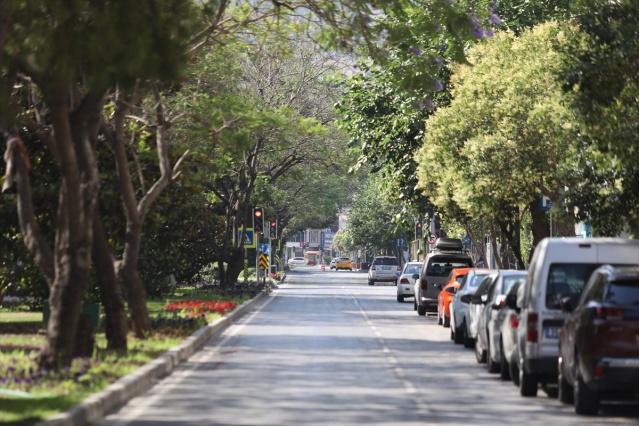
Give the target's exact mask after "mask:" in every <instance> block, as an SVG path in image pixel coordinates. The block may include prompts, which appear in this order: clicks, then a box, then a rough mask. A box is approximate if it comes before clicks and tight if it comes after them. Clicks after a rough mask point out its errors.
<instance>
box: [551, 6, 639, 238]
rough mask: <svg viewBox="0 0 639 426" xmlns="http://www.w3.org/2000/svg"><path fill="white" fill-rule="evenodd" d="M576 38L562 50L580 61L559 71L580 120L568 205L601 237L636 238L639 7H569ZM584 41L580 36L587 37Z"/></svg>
mask: <svg viewBox="0 0 639 426" xmlns="http://www.w3.org/2000/svg"><path fill="white" fill-rule="evenodd" d="M574 9H575V21H576V23H577V24H578V26H579V28H580V30H581V33H580V34H579V35H577V36H575V37H574V38H573V40H572V42H571V43H570V44H569V45H568V46H566V47H565V50H566V51H568V52H570V53H571V54H573V55H575V56H576V58H577V62H576V63H575V64H574V66H573V67H571V68H570V69H568V70H565V71H564V72H563V73H562V76H563V77H564V78H565V79H566V84H565V89H566V91H567V93H568V94H574V95H575V97H574V102H573V106H574V107H575V108H576V109H577V110H578V111H579V112H580V113H581V115H582V116H583V127H582V129H581V130H582V131H581V138H580V139H579V140H578V142H579V148H578V149H576V150H575V151H574V156H573V161H572V162H571V163H570V164H569V165H568V166H567V167H566V169H565V177H566V180H567V181H568V182H570V183H569V185H568V186H569V187H568V192H567V194H566V202H567V204H568V205H569V206H571V207H575V208H576V209H577V215H578V217H579V218H580V219H582V220H585V221H588V222H589V223H591V224H592V225H593V228H594V230H595V232H596V233H597V234H599V235H618V234H620V233H622V232H624V231H625V232H630V233H631V234H633V235H635V236H636V235H638V234H639V209H638V208H637V206H639V192H638V191H637V188H638V187H639V173H638V172H637V167H636V164H637V161H639V156H638V155H639V154H638V150H637V145H638V144H639V139H638V136H637V131H636V127H637V120H638V119H639V117H638V111H637V105H636V99H637V96H638V95H639V77H638V75H637V65H638V64H639V39H638V38H637V35H636V34H637V33H636V31H637V26H638V25H639V6H638V5H637V4H636V2H632V1H617V2H608V1H596V0H583V1H578V2H576V3H575V5H574ZM584 37H585V39H584Z"/></svg>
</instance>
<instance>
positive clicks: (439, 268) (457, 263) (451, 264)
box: [426, 256, 473, 277]
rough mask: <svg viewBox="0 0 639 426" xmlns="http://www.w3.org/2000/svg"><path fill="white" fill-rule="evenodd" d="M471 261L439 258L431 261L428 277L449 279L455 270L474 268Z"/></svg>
mask: <svg viewBox="0 0 639 426" xmlns="http://www.w3.org/2000/svg"><path fill="white" fill-rule="evenodd" d="M472 266H473V263H472V261H471V260H470V259H467V258H459V257H448V256H437V257H433V258H432V259H430V261H429V262H428V268H427V269H426V275H428V276H432V277H447V276H448V274H450V271H452V270H453V268H472Z"/></svg>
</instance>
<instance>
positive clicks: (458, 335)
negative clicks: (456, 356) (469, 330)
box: [450, 324, 464, 345]
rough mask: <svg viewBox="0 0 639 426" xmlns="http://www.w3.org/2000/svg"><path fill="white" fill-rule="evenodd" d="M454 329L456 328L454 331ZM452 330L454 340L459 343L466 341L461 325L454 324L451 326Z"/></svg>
mask: <svg viewBox="0 0 639 426" xmlns="http://www.w3.org/2000/svg"><path fill="white" fill-rule="evenodd" d="M453 330H455V332H454V333H453ZM450 332H451V333H453V342H455V343H456V344H458V345H461V344H462V343H464V332H463V331H462V329H461V327H459V328H457V327H455V326H454V324H453V327H451V328H450Z"/></svg>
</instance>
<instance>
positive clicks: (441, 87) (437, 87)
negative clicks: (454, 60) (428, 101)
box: [433, 78, 444, 92]
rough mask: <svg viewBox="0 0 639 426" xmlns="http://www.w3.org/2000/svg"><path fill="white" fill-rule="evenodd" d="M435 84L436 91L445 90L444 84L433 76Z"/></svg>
mask: <svg viewBox="0 0 639 426" xmlns="http://www.w3.org/2000/svg"><path fill="white" fill-rule="evenodd" d="M433 84H434V85H435V91H437V92H441V91H442V90H444V85H443V84H442V83H441V81H439V80H437V79H436V78H433Z"/></svg>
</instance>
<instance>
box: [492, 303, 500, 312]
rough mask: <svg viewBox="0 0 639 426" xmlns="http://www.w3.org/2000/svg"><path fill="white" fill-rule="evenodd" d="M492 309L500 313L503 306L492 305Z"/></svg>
mask: <svg viewBox="0 0 639 426" xmlns="http://www.w3.org/2000/svg"><path fill="white" fill-rule="evenodd" d="M490 307H491V308H492V309H493V311H498V310H500V309H501V307H502V305H500V304H499V303H493V304H492V305H490Z"/></svg>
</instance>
